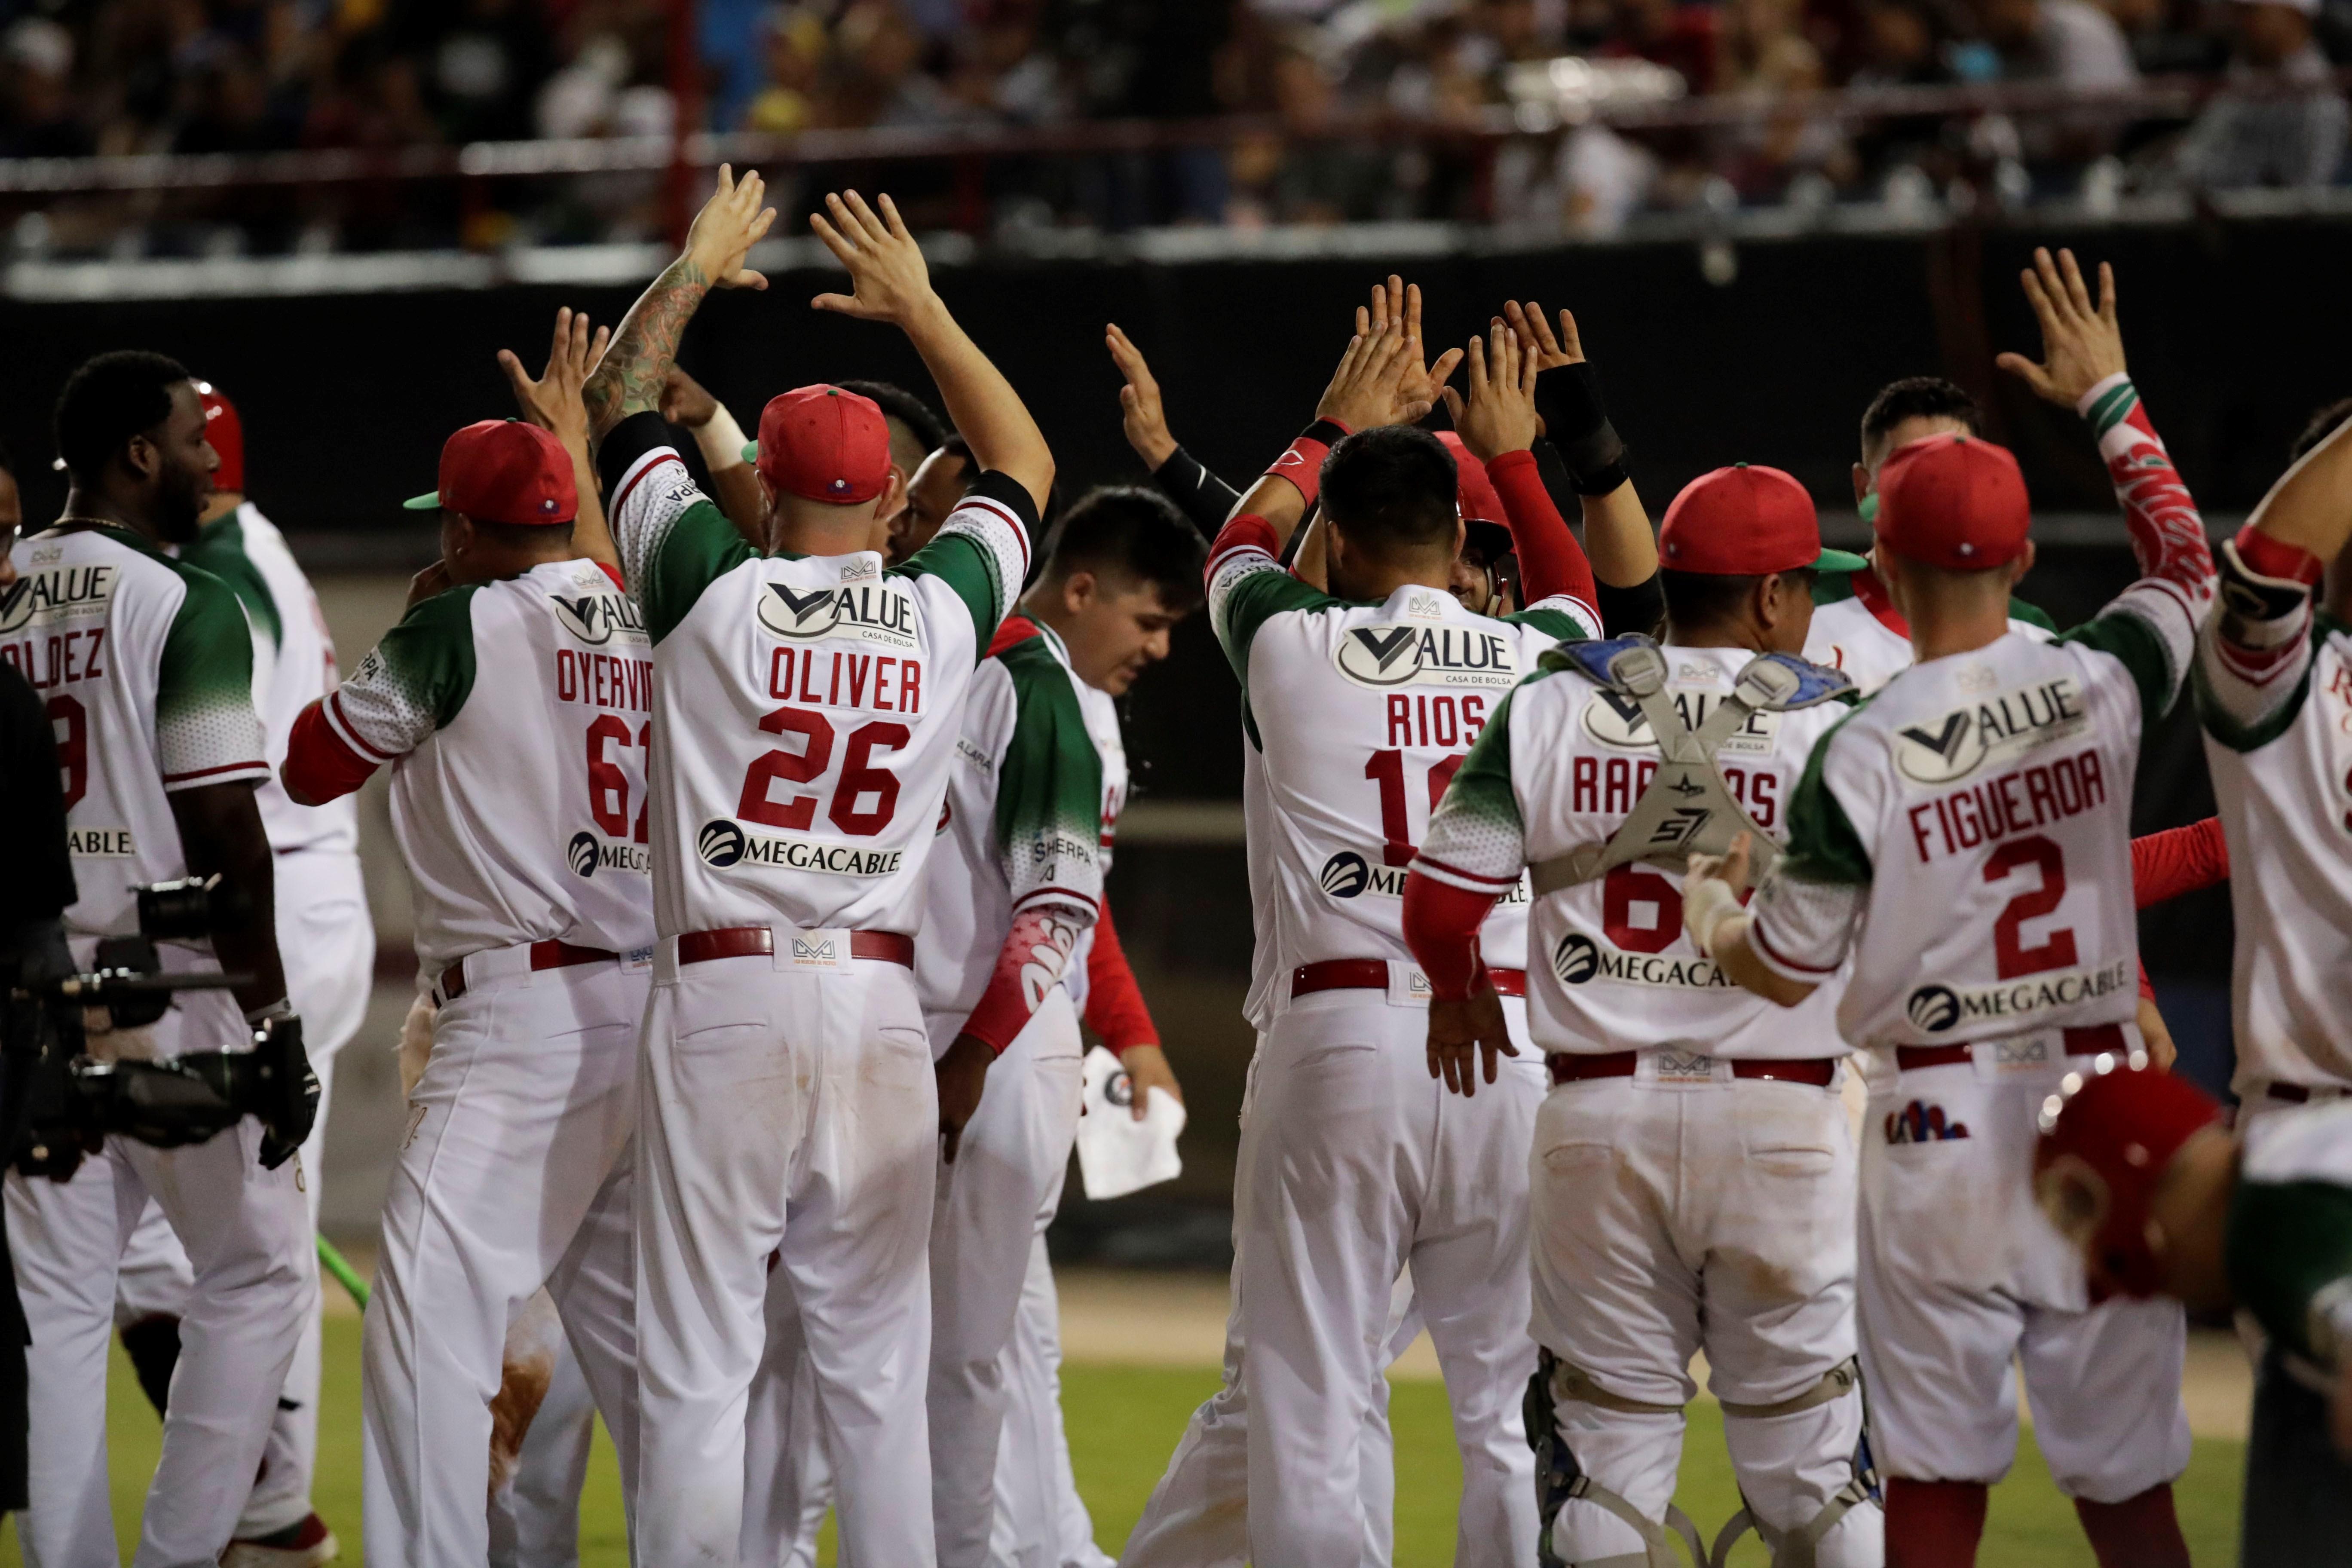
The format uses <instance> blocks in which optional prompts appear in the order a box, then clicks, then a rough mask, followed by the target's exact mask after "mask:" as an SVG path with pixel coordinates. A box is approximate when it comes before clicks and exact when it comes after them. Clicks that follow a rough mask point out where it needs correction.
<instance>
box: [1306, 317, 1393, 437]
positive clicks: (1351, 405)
mask: <svg viewBox="0 0 2352 1568" xmlns="http://www.w3.org/2000/svg"><path fill="white" fill-rule="evenodd" d="M1416 368H1417V367H1416V366H1415V365H1414V363H1413V351H1412V345H1411V344H1410V343H1409V342H1407V341H1406V338H1405V335H1404V329H1403V324H1402V322H1401V321H1394V320H1391V321H1390V322H1389V323H1388V324H1387V325H1386V326H1384V327H1381V328H1379V329H1376V330H1373V331H1360V332H1358V333H1357V334H1356V336H1355V337H1353V338H1351V339H1349V342H1348V352H1347V353H1344V354H1342V355H1341V356H1340V357H1339V369H1338V370H1336V371H1334V372H1332V373H1331V384H1330V385H1329V386H1328V387H1325V388H1324V389H1323V397H1322V401H1320V402H1319V403H1318V404H1316V405H1315V417H1317V418H1318V419H1329V420H1332V421H1334V422H1336V423H1338V424H1339V425H1343V426H1347V427H1348V428H1349V430H1370V429H1374V428H1377V427H1378V426H1382V425H1399V424H1402V423H1404V420H1403V419H1402V413H1403V410H1404V398H1403V387H1404V384H1405V382H1406V379H1407V378H1408V377H1409V376H1411V375H1412V374H1413V372H1414V371H1415V369H1416Z"/></svg>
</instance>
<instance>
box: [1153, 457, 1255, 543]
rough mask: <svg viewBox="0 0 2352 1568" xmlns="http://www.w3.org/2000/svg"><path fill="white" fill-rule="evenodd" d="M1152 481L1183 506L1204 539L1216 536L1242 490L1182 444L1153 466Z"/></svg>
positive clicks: (1184, 511)
mask: <svg viewBox="0 0 2352 1568" xmlns="http://www.w3.org/2000/svg"><path fill="white" fill-rule="evenodd" d="M1151 482H1152V483H1153V484H1155V485H1158V486H1159V487H1160V489H1161V490H1163V491H1164V492H1166V494H1167V496H1168V499H1169V500H1172V501H1174V502H1175V503H1176V504H1177V506H1178V507H1179V508H1181V510H1182V511H1183V513H1184V515H1185V516H1186V517H1189V518H1191V519H1192V526H1193V527H1195V528H1197V529H1199V530H1200V531H1201V535H1202V538H1204V539H1214V538H1216V537H1217V531H1218V530H1219V529H1221V528H1223V527H1224V526H1225V516H1226V514H1227V513H1228V512H1231V511H1232V510H1234V502H1235V501H1237V500H1241V499H1242V492H1241V491H1239V490H1237V489H1234V487H1233V486H1231V485H1229V484H1227V483H1225V481H1224V480H1223V479H1219V478H1217V476H1216V475H1214V474H1213V473H1211V472H1209V470H1208V469H1207V468H1203V467H1202V465H1201V459H1200V458H1196V457H1194V456H1192V453H1190V452H1188V451H1186V450H1184V448H1183V447H1177V448H1176V450H1175V451H1174V452H1172V453H1171V454H1170V455H1169V458H1168V460H1167V461H1166V462H1164V463H1162V464H1160V467H1159V468H1155V469H1153V470H1152V473H1151Z"/></svg>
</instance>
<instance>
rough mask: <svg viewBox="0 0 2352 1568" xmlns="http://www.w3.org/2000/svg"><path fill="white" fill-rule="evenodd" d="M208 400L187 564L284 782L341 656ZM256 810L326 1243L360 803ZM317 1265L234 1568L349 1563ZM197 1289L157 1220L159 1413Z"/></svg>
mask: <svg viewBox="0 0 2352 1568" xmlns="http://www.w3.org/2000/svg"><path fill="white" fill-rule="evenodd" d="M197 392H198V395H200V396H201V397H202V398H203V400H204V405H205V438H206V439H207V440H209V441H210V442H211V443H212V447H213V450H214V451H215V453H217V454H219V457H220V468H218V469H217V470H216V471H215V473H214V475H213V497H212V500H209V501H207V502H206V503H205V521H204V523H203V526H202V527H201V528H199V529H198V530H197V532H196V537H195V539H194V541H193V542H190V543H188V544H187V545H186V546H184V547H183V548H182V549H181V551H180V552H179V555H180V559H181V560H183V561H185V562H187V563H190V564H191V565H195V566H201V567H203V568H204V569H205V571H207V572H210V573H211V574H213V575H215V577H218V578H219V579H220V580H221V581H222V582H224V583H226V584H228V585H229V587H230V589H231V590H232V591H234V592H235V593H236V596H237V602H238V603H239V604H240V605H243V606H244V608H245V615H246V619H247V622H248V623H249V625H250V626H251V627H252V631H253V670H254V680H253V689H254V696H255V700H256V706H257V709H258V710H259V712H260V715H261V721H262V729H263V731H264V736H265V745H266V746H267V749H268V755H269V761H270V764H271V766H272V767H276V766H278V765H279V764H282V763H284V762H285V759H286V746H287V741H288V739H289V736H290V735H291V734H292V733H293V729H294V720H295V717H296V715H298V714H299V713H300V712H301V710H302V709H303V707H304V706H305V705H306V704H308V703H310V702H311V701H312V700H316V699H317V698H319V697H321V696H323V695H324V694H325V692H326V690H327V689H328V687H329V686H330V685H331V683H332V681H333V680H334V679H335V646H334V642H333V640H332V639H331V637H329V636H328V633H327V623H326V617H325V616H323V615H322V614H321V613H320V609H319V600H318V596H317V595H315V594H313V593H312V592H311V591H310V580H309V579H308V578H307V577H305V576H304V575H303V574H302V569H301V567H300V566H299V565H298V564H296V563H295V560H294V555H293V552H291V551H290V550H289V549H288V548H287V545H286V538H285V535H283V534H281V533H279V532H278V529H277V527H276V525H274V524H273V523H271V522H270V521H269V520H268V518H267V517H265V516H263V515H262V512H261V509H260V508H258V507H257V506H255V505H254V504H253V502H252V501H250V500H247V499H246V495H245V429H244V425H243V422H242V421H241V420H240V419H239V418H238V416H237V412H236V405H234V404H232V403H231V402H229V400H228V397H227V395H226V394H224V393H223V392H221V390H220V389H219V388H217V387H215V386H214V385H212V384H210V383H209V382H200V383H198V384H197ZM254 798H255V800H256V801H257V803H258V804H259V805H260V807H261V823H262V826H263V827H264V829H266V830H267V831H268V835H269V847H270V849H271V851H272V852H273V854H274V855H275V857H276V863H277V880H278V896H277V906H278V952H279V953H280V954H281V955H282V957H283V960H284V963H285V965H286V985H287V996H288V1000H289V1003H290V1004H291V1005H292V1006H293V1008H294V1010H295V1011H296V1012H298V1013H299V1014H300V1015H301V1016H302V1023H303V1048H304V1049H305V1050H306V1051H307V1052H308V1053H309V1054H310V1065H311V1069H312V1071H314V1072H315V1073H316V1074H317V1075H318V1079H319V1115H318V1120H317V1121H316V1122H315V1123H314V1124H313V1125H312V1127H311V1130H310V1137H309V1139H307V1140H306V1141H305V1142H303V1145H302V1171H303V1179H302V1184H301V1185H302V1191H303V1198H304V1201H305V1202H306V1203H307V1204H308V1205H309V1207H310V1228H311V1231H312V1233H313V1234H314V1235H315V1234H316V1232H317V1230H318V1222H319V1194H320V1187H321V1181H322V1177H321V1158H322V1155H323V1153H324V1151H325V1146H326V1136H327V1108H328V1105H329V1104H330V1101H331V1096H332V1094H333V1089H334V1065H335V1057H336V1054H337V1053H338V1052H339V1051H341V1048H342V1047H343V1045H344V1043H345V1042H346V1041H348V1040H349V1039H350V1038H351V1037H352V1035H354V1034H356V1033H358V1031H359V1026H360V1020H361V1018H362V1017H363V1016H365V1015H366V1012H367V999H368V989H369V985H370V983H371V977H372V975H373V971H374V966H375V928H374V925H373V922H371V921H370V920H369V918H368V908H367V889H366V888H365V886H364V885H363V883H362V879H361V876H360V858H359V811H358V803H357V802H356V801H351V800H341V801H330V802H329V803H328V804H326V805H322V806H316V807H312V806H300V805H295V804H294V803H293V802H292V801H291V800H289V798H287V795H286V791H285V789H284V787H283V786H281V785H280V784H278V780H277V778H276V777H275V775H273V776H272V777H271V778H270V779H268V781H267V782H266V783H264V784H262V785H261V786H260V787H259V788H258V789H257V790H256V791H255V792H254ZM310 1273H311V1286H310V1289H311V1292H312V1295H313V1298H314V1304H313V1308H312V1311H311V1320H310V1327H309V1328H307V1329H305V1330H304V1331H303V1334H302V1344H301V1348H300V1349H299V1351H298V1352H296V1353H295V1357H294V1370H293V1372H292V1373H291V1374H290V1375H289V1377H288V1379H287V1383H286V1392H285V1394H284V1395H283V1396H282V1397H281V1398H280V1399H279V1401H278V1415H277V1419H276V1421H275V1422H274V1423H273V1424H272V1426H271V1427H270V1440H269V1447H268V1449H267V1450H265V1452H264V1453H263V1456H262V1464H261V1479H260V1481H259V1482H258V1483H257V1484H256V1486H255V1488H254V1493H253V1497H252V1499H251V1500H249V1501H248V1502H247V1505H246V1510H245V1514H244V1517H242V1518H241V1519H239V1520H238V1521H237V1535H236V1540H235V1541H233V1542H231V1543H230V1545H229V1550H228V1552H226V1554H225V1560H226V1563H227V1564H228V1568H310V1565H311V1564H315V1563H325V1562H327V1561H329V1560H331V1558H333V1556H334V1555H335V1553H336V1552H337V1550H338V1547H337V1543H336V1541H335V1538H334V1534H333V1532H332V1531H330V1530H328V1528H327V1525H326V1521H323V1520H321V1519H320V1518H319V1516H318V1514H317V1513H316V1512H315V1511H314V1510H312V1509H311V1507H310V1476H311V1471H312V1468H313V1466H314V1465H315V1463H316V1462H317V1458H318V1448H319V1333H320V1315H319V1314H320V1310H322V1309H323V1304H324V1303H323V1300H320V1299H319V1298H318V1297H317V1291H318V1288H319V1287H318V1279H317V1276H318V1268H317V1254H316V1252H315V1250H314V1251H313V1252H312V1253H311V1254H310ZM193 1279H194V1276H193V1273H192V1271H191V1270H190V1268H189V1267H188V1258H187V1253H186V1251H185V1250H184V1249H183V1248H182V1247H181V1246H180V1244H179V1239H178V1238H177V1237H174V1236H173V1234H172V1227H171V1226H170V1224H169V1223H168V1222H167V1221H166V1220H165V1219H164V1218H163V1210H162V1209H161V1208H160V1207H159V1206H157V1205H154V1204H152V1203H151V1204H149V1205H148V1207H147V1212H146V1214H145V1215H143V1216H142V1219H141V1221H140V1224H139V1227H138V1229H137V1230H135V1231H134V1232H132V1234H131V1243H130V1245H129V1246H128V1247H125V1248H124V1250H123V1257H122V1267H121V1273H120V1275H119V1276H118V1279H117V1282H116V1288H115V1289H116V1302H115V1316H116V1320H117V1321H118V1322H119V1323H120V1324H121V1332H122V1344H123V1349H124V1350H125V1351H126V1352H129V1354H130V1356H131V1365H132V1366H133V1368H135V1369H136V1371H137V1372H138V1374H139V1381H140V1384H141V1386H142V1388H143V1389H145V1390H146V1392H147V1394H148V1397H149V1398H150V1399H151V1400H152V1402H153V1403H154V1405H155V1407H156V1409H157V1410H158V1411H162V1410H163V1409H164V1407H165V1400H164V1397H163V1396H164V1392H165V1390H167V1389H168V1388H169V1387H170V1385H171V1381H172V1367H173V1363H174V1362H176V1361H177V1359H178V1356H179V1349H180V1331H179V1322H180V1317H181V1315H182V1313H183V1312H184V1310H185V1302H186V1296H187V1291H188V1289H189V1286H190V1284H191V1283H192V1281H193Z"/></svg>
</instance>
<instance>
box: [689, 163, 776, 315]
mask: <svg viewBox="0 0 2352 1568" xmlns="http://www.w3.org/2000/svg"><path fill="white" fill-rule="evenodd" d="M767 194H768V184H767V182H766V181H765V180H762V179H761V178H760V174H759V171H758V170H756V169H747V170H745V171H744V173H743V177H742V178H741V179H740V180H737V179H736V178H735V177H734V172H733V171H732V170H731V169H730V168H729V166H728V165H726V164H724V163H721V164H719V188H718V190H716V191H715V192H713V193H712V194H711V197H710V199H709V201H708V202H705V203H704V204H703V205H702V210H701V211H700V212H698V213H697V214H695V215H694V226H692V227H691V228H689V229H688V230H687V232H686V254H687V256H688V258H690V259H691V260H692V261H693V262H694V264H695V265H696V266H697V267H699V268H701V269H702V275H703V276H704V277H705V278H707V279H709V280H710V286H711V287H712V288H714V289H765V288H766V287H767V286H768V279H767V278H766V277H765V276H764V275H763V274H761V273H758V272H753V271H751V270H749V269H747V268H745V267H744V265H743V258H745V256H747V255H748V254H749V253H750V251H751V247H753V246H755V245H757V244H759V243H760V241H761V239H762V238H764V237H766V236H767V232H768V226H770V225H771V224H772V223H774V222H775V221H776V209H775V208H773V207H770V206H762V205H761V198H763V197H765V196H766V195H767Z"/></svg>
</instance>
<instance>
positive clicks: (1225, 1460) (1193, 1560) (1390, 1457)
mask: <svg viewBox="0 0 2352 1568" xmlns="http://www.w3.org/2000/svg"><path fill="white" fill-rule="evenodd" d="M1263 1060H1265V1036H1264V1035H1262V1034H1261V1035H1260V1036H1258V1037H1257V1047H1256V1049H1255V1051H1253V1052H1252V1053H1251V1056H1250V1064H1249V1072H1248V1076H1247V1078H1246V1079H1244V1085H1243V1090H1242V1114H1241V1145H1240V1149H1239V1151H1238V1152H1237V1153H1236V1155H1235V1158H1234V1268H1233V1270H1232V1305H1231V1307H1230V1308H1229V1309H1228V1310H1227V1311H1226V1314H1225V1354H1224V1381H1223V1384H1220V1386H1219V1387H1218V1389H1217V1392H1216V1393H1214V1394H1211V1395H1210V1396H1209V1397H1208V1398H1207V1399H1205V1400H1203V1401H1202V1404H1201V1407H1200V1408H1199V1409H1197V1410H1195V1411H1193V1412H1192V1420H1191V1421H1189V1422H1188V1423H1186V1424H1185V1427H1184V1435H1183V1436H1182V1437H1181V1438H1179V1439H1178V1440H1177V1444H1176V1451H1175V1453H1173V1454H1171V1455H1170V1456H1169V1459H1168V1470H1167V1473H1166V1474H1164V1475H1162V1476H1161V1477H1160V1483H1159V1485H1157V1486H1155V1487H1153V1488H1152V1489H1151V1496H1150V1499H1149V1500H1147V1501H1146V1502H1145V1503H1144V1505H1143V1514H1142V1517H1141V1518H1139V1519H1138V1520H1137V1521H1135V1528H1134V1530H1133V1531H1129V1534H1128V1538H1127V1545H1126V1548H1125V1549H1124V1550H1123V1551H1122V1552H1120V1554H1119V1559H1118V1563H1119V1568H1243V1565H1244V1563H1247V1562H1248V1561H1249V1396H1248V1394H1247V1393H1246V1392H1245V1391H1244V1386H1243V1376H1242V1366H1243V1356H1244V1345H1245V1342H1246V1339H1247V1335H1246V1334H1245V1332H1244V1325H1243V1320H1242V1272H1241V1250H1242V1231H1243V1226H1242V1211H1243V1209H1244V1207H1245V1206H1246V1204H1245V1194H1246V1192H1247V1186H1248V1181H1249V1170H1250V1155H1251V1132H1250V1129H1251V1127H1252V1126H1253V1125H1254V1119H1253V1117H1252V1115H1251V1111H1252V1110H1253V1108H1254V1106H1255V1101H1256V1099H1257V1067H1258V1063H1259V1062H1261V1061H1263ZM1389 1325H1390V1326H1389V1332H1388V1339H1387V1352H1386V1354H1385V1355H1384V1356H1383V1357H1382V1358H1381V1369H1380V1371H1379V1373H1376V1374H1375V1375H1374V1377H1373V1379H1372V1386H1371V1389H1370V1393H1369V1394H1368V1396H1367V1397H1366V1399H1365V1401H1364V1429H1363V1433H1362V1436H1361V1439H1360V1441H1361V1447H1362V1456H1363V1457H1362V1460H1361V1463H1360V1466H1359V1468H1358V1479H1359V1482H1360V1486H1361V1488H1362V1493H1361V1495H1362V1500H1363V1510H1364V1519H1365V1521H1366V1527H1365V1533H1366V1538H1367V1539H1366V1542H1365V1550H1364V1568H1388V1563H1389V1561H1390V1557H1391V1547H1392V1545H1393V1543H1394V1535H1395V1529H1396V1463H1395V1458H1396V1450H1395V1445H1394V1442H1393V1440H1392V1439H1391V1435H1390V1432H1389V1380H1388V1377H1387V1375H1386V1373H1387V1368H1388V1366H1389V1365H1390V1363H1393V1362H1394V1361H1395V1360H1396V1358H1397V1357H1399V1356H1401V1355H1402V1354H1403V1353H1404V1352H1405V1351H1406V1350H1407V1349H1408V1348H1409V1347H1410V1346H1411V1345H1412V1342H1413V1341H1414V1340H1416V1339H1418V1338H1419V1337H1420V1335H1421V1313H1420V1310H1419V1309H1418V1308H1417V1307H1416V1306H1415V1305H1414V1302H1413V1299H1412V1275H1411V1274H1410V1273H1406V1274H1403V1275H1401V1276H1399V1278H1398V1282H1397V1284H1396V1286H1395V1287H1394V1288H1393V1289H1392V1290H1391V1299H1390V1316H1389Z"/></svg>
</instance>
